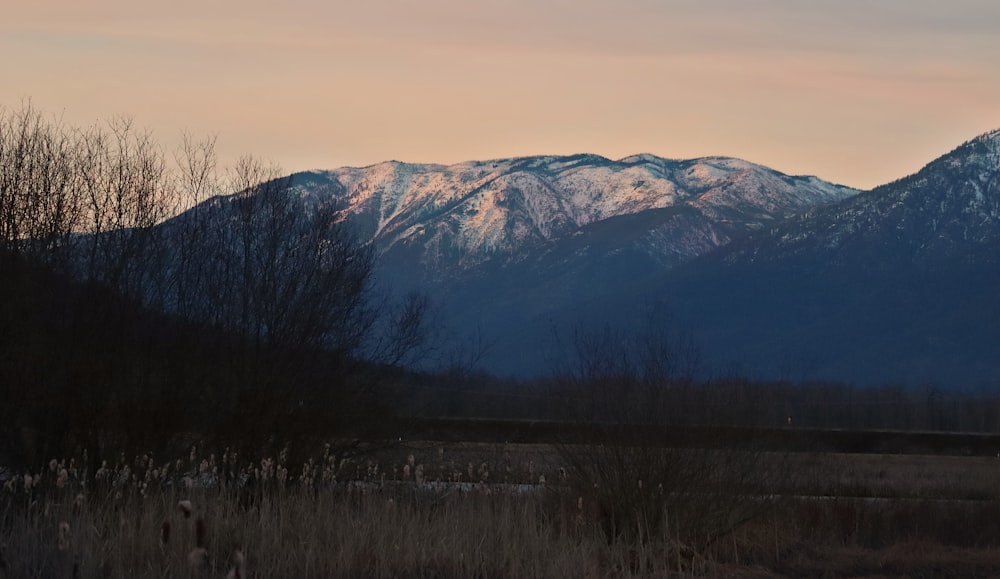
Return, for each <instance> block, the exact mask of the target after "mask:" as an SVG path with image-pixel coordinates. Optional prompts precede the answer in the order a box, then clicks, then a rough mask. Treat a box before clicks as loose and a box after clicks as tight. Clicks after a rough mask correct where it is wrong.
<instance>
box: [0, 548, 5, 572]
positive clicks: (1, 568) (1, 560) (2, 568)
mask: <svg viewBox="0 0 1000 579" xmlns="http://www.w3.org/2000/svg"><path fill="white" fill-rule="evenodd" d="M6 548H7V545H0V571H3V572H4V573H6V572H7V560H6V559H4V557H3V552H4V549H6Z"/></svg>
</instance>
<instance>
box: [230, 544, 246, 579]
mask: <svg viewBox="0 0 1000 579" xmlns="http://www.w3.org/2000/svg"><path fill="white" fill-rule="evenodd" d="M245 562H246V560H245V559H244V557H243V551H240V550H239V549H236V552H235V553H233V568H232V569H231V570H230V571H229V574H228V575H226V579H243V578H244V577H246V570H245V569H244V568H243V565H244V563H245Z"/></svg>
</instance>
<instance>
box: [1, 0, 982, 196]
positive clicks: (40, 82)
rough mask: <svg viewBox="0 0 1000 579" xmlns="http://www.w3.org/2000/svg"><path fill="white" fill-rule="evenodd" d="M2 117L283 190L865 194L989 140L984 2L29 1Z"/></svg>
mask: <svg viewBox="0 0 1000 579" xmlns="http://www.w3.org/2000/svg"><path fill="white" fill-rule="evenodd" d="M0 54H3V55H4V57H3V58H2V59H0V106H5V107H7V108H8V109H11V108H13V109H16V108H19V107H20V106H21V103H22V102H24V101H25V100H26V99H30V100H31V102H32V104H33V106H35V107H36V108H40V109H42V110H44V111H46V112H47V113H51V114H52V115H55V116H58V117H60V118H62V119H63V120H65V121H67V122H70V123H73V124H77V125H89V124H92V123H94V122H100V121H101V120H106V119H109V118H112V117H115V116H120V115H126V116H130V117H132V118H133V119H134V120H135V122H136V124H137V125H140V126H143V127H146V128H148V129H150V130H151V131H152V132H153V133H154V134H155V135H156V136H157V138H158V139H159V141H160V142H161V143H162V144H163V145H164V146H165V147H167V148H171V147H175V146H176V144H177V142H178V141H179V140H180V136H181V134H182V133H184V132H187V133H189V134H193V135H196V136H197V135H205V136H209V135H215V136H217V138H218V151H219V154H220V156H221V158H222V161H224V162H228V161H231V160H233V159H235V158H237V157H238V156H240V155H243V154H253V155H256V156H260V157H263V158H266V159H269V160H271V161H274V162H276V163H278V164H279V165H280V166H281V167H282V168H283V169H284V170H285V171H288V172H292V171H300V170H308V169H333V168H337V167H341V166H348V165H350V166H364V165H370V164H373V163H378V162H381V161H386V160H399V161H406V162H434V163H445V164H450V163H457V162H462V161H466V160H473V159H475V160H485V159H494V158H504V157H514V156H525V155H535V154H573V153H596V154H600V155H604V156H606V157H609V158H613V159H617V158H621V157H625V156H627V155H631V154H635V153H652V154H655V155H659V156H663V157H668V158H676V159H687V158H694V157H699V156H708V155H724V156H735V157H740V158H743V159H747V160H749V161H753V162H757V163H761V164H764V165H767V166H769V167H772V168H774V169H777V170H779V171H783V172H785V173H789V174H806V175H817V176H819V177H821V178H824V179H828V180H831V181H834V182H837V183H841V184H845V185H851V186H855V187H861V188H868V187H873V186H875V185H879V184H882V183H885V182H888V181H891V180H893V179H896V178H899V177H902V176H904V175H907V174H910V173H913V172H914V171H916V170H918V169H919V168H920V167H921V166H923V165H924V164H926V163H927V162H929V161H930V160H932V159H933V158H934V157H936V156H939V155H941V154H944V153H946V152H948V151H949V150H951V149H952V148H954V147H955V146H957V145H959V144H960V143H962V142H963V141H966V140H968V139H970V138H972V137H974V136H976V135H979V134H981V133H985V132H987V131H989V130H992V129H996V128H1000V2H997V1H996V0H949V1H948V2H943V1H940V0H835V1H834V0H810V1H804V0H420V1H415V0H365V1H363V2H360V1H356V0H353V1H346V0H284V1H282V2H273V1H264V0H240V1H239V2H236V1H234V0H173V1H172V2H169V3H168V2H151V1H145V0H91V1H87V2H80V1H79V0H33V1H32V2H18V3H16V5H11V6H5V7H4V10H3V18H2V19H0Z"/></svg>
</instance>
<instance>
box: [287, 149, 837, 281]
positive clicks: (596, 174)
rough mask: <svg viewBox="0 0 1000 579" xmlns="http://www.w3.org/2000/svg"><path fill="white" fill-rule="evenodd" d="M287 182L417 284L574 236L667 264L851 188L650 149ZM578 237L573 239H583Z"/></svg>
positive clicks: (399, 167)
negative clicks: (329, 201) (326, 207)
mask: <svg viewBox="0 0 1000 579" xmlns="http://www.w3.org/2000/svg"><path fill="white" fill-rule="evenodd" d="M294 183H295V184H296V185H297V186H298V187H300V188H301V189H302V190H303V191H304V192H308V193H310V194H314V195H316V194H326V195H330V196H333V197H334V198H336V200H337V202H338V203H341V204H342V205H343V207H344V208H345V210H346V213H347V215H348V216H349V220H350V222H351V224H352V226H353V227H354V228H355V231H356V232H357V234H358V235H359V237H360V238H361V239H364V240H368V241H372V242H374V243H376V244H377V245H378V246H379V248H380V251H381V253H382V254H384V255H385V256H386V260H387V261H388V262H389V263H390V264H391V263H393V260H394V258H397V260H399V261H402V262H403V263H405V264H406V266H407V267H408V269H411V270H413V271H419V272H420V274H421V276H422V281H428V280H434V279H444V278H449V277H453V276H455V275H461V274H462V273H463V272H467V271H470V270H472V269H474V268H476V267H479V266H481V265H483V264H485V263H487V262H493V263H495V264H496V263H499V264H507V263H513V262H518V261H521V260H525V259H531V258H533V257H534V254H535V252H537V251H543V252H544V251H551V250H552V249H553V246H554V245H559V243H560V242H561V241H562V240H573V238H575V237H579V236H581V235H583V236H587V237H589V238H594V237H602V238H603V239H602V241H603V242H604V243H606V244H608V245H609V247H614V248H615V249H620V246H628V245H641V246H643V251H645V252H646V253H648V254H649V255H650V256H651V257H652V258H653V259H655V260H657V261H659V262H661V263H663V264H664V265H675V264H677V263H681V262H683V261H687V260H688V259H690V258H692V257H695V256H697V255H700V254H702V253H704V252H706V251H708V250H710V249H713V248H715V247H718V246H720V245H725V244H726V243H728V242H729V241H730V240H731V239H733V238H734V237H737V236H741V235H743V234H745V233H746V232H747V231H750V230H755V229H759V228H761V227H763V226H765V225H767V224H770V223H773V222H775V221H777V220H780V219H783V218H786V217H788V216H790V215H793V214H796V213H798V212H801V211H804V210H806V209H808V208H811V207H815V206H817V205H820V204H824V203H829V202H832V201H838V200H841V199H844V198H847V197H849V196H851V195H854V194H855V193H857V191H855V190H853V189H850V188H847V187H840V186H837V185H832V184H830V183H826V182H824V181H821V180H819V179H816V178H813V177H789V176H787V175H783V174H781V173H778V172H776V171H773V170H770V169H767V168H765V167H762V166H760V165H754V164H752V163H748V162H746V161H741V160H738V159H730V158H721V157H715V158H706V159H696V160H691V161H672V160H667V159H661V158H658V157H654V156H651V155H636V156H632V157H626V158H624V159H621V160H619V161H611V160H608V159H605V158H603V157H599V156H596V155H575V156H570V157H525V158H517V159H503V160H496V161H487V162H469V163H462V164H459V165H452V166H442V165H413V164H406V163H398V162H387V163H381V164H379V165H373V166H370V167H364V168H360V169H356V168H345V169H338V170H335V171H325V172H313V173H302V174H298V175H295V176H294ZM616 219H618V220H623V223H628V227H627V231H624V230H622V227H621V226H618V227H616V226H614V224H611V223H609V221H612V220H616ZM602 224H603V225H602ZM623 236H624V239H622V237H623ZM580 241H581V240H575V241H573V243H571V244H570V245H572V246H574V247H575V248H576V249H579V247H580V246H581V245H588V244H586V243H583V244H581V243H580ZM591 241H593V242H596V239H591ZM414 261H415V262H416V264H418V265H419V268H416V269H415V268H414V267H413V266H414ZM389 267H392V266H391V265H390V266H389Z"/></svg>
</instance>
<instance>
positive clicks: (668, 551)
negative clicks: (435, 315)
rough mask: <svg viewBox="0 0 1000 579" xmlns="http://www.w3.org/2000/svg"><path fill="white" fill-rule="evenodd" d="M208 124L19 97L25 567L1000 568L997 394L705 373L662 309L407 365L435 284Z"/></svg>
mask: <svg viewBox="0 0 1000 579" xmlns="http://www.w3.org/2000/svg"><path fill="white" fill-rule="evenodd" d="M212 149H213V148H212V142H211V141H210V140H209V141H203V142H196V141H193V140H190V139H188V140H186V141H185V144H184V146H183V147H182V148H181V150H180V151H177V152H176V153H175V154H174V155H168V154H166V153H164V152H163V151H162V150H161V149H160V148H159V147H158V146H157V145H156V143H155V142H154V141H153V140H152V138H151V136H150V135H147V134H144V133H141V132H137V131H135V130H134V128H133V127H132V125H131V124H130V123H129V122H127V121H115V122H113V123H109V124H108V125H106V126H105V125H101V126H95V127H90V128H85V129H80V128H75V127H66V126H64V125H62V124H60V123H58V122H53V121H49V120H47V119H46V118H45V117H44V116H43V115H42V114H40V113H39V112H37V111H35V110H33V109H32V108H31V107H30V106H26V107H23V108H22V109H21V110H18V111H13V112H11V111H2V112H0V401H2V404H0V483H2V485H3V486H2V490H0V549H2V550H0V577H74V578H75V577H153V576H157V577H164V576H168V577H169V576H176V577H186V576H219V577H221V576H226V575H227V574H228V575H229V576H231V577H247V576H256V577H293V576H294V577H344V576H347V577H456V578H457V577H617V576H637V577H663V576H697V575H703V576H704V575H707V576H733V577H764V576H781V575H784V576H817V575H824V574H827V575H833V576H864V575H882V576H892V575H898V576H947V575H949V574H950V575H952V576H956V577H959V576H960V577H975V576H990V575H995V574H997V573H1000V555H998V554H997V553H998V550H1000V524H998V523H997V521H1000V494H998V491H997V490H996V488H995V485H993V484H992V483H991V482H990V481H993V480H995V478H994V477H995V475H996V474H1000V473H997V472H996V471H997V470H998V468H1000V460H996V459H995V458H982V457H983V456H989V457H993V453H994V452H997V451H1000V448H994V447H995V446H997V441H998V439H997V437H996V436H994V435H995V434H996V433H998V432H1000V399H998V398H996V397H992V396H991V395H990V393H984V392H957V393H956V392H943V391H940V390H938V389H935V388H933V387H924V388H903V387H884V388H867V389H858V388H853V387H850V386H846V385H839V384H817V383H812V384H793V383H775V382H770V383H759V382H754V381H751V380H747V379H743V378H739V377H732V376H730V377H723V378H717V379H711V380H708V379H704V378H701V377H700V376H703V374H704V373H703V372H701V371H700V370H699V368H698V362H699V360H698V355H697V348H695V347H694V346H693V345H692V344H691V343H690V341H689V340H687V339H686V338H685V337H684V335H683V334H682V333H678V332H674V331H673V329H672V328H671V327H670V326H667V325H657V324H656V323H655V322H653V321H651V325H650V328H649V330H648V331H647V332H646V333H644V334H642V335H639V336H621V335H617V334H615V333H614V332H613V331H611V330H605V331H603V332H596V333H593V334H590V335H576V336H574V337H573V339H572V340H571V342H572V344H571V345H572V348H571V349H570V350H571V352H570V354H569V355H568V357H567V362H566V364H565V365H563V366H562V367H560V368H558V369H556V370H555V371H554V372H553V374H552V376H551V377H548V378H545V379H538V380H534V381H530V382H513V381H504V380H499V379H496V378H493V377H489V376H484V375H478V374H476V373H475V372H472V371H470V367H469V365H463V364H452V365H451V366H450V367H449V368H447V369H445V370H442V371H435V372H431V371H423V372H417V371H413V370H411V369H408V368H409V366H408V362H412V361H413V360H414V357H415V356H416V355H417V354H418V353H420V352H422V351H426V350H427V347H428V339H429V336H430V335H431V333H430V330H429V329H428V325H427V323H428V318H427V313H428V308H429V302H428V300H427V299H425V298H423V297H420V296H409V297H407V298H405V299H403V300H400V301H398V302H393V301H391V300H389V299H388V298H386V297H385V296H382V295H380V294H379V292H377V291H376V290H375V284H374V279H373V276H374V271H375V268H374V266H375V259H376V256H375V255H374V253H373V251H372V249H371V248H368V247H364V246H361V245H359V244H357V243H356V242H355V241H354V240H353V239H352V238H351V236H350V235H349V232H348V231H347V230H346V229H345V226H344V225H343V224H342V223H341V221H340V216H339V213H338V212H337V208H336V207H331V206H329V205H328V204H325V203H324V202H323V200H318V199H307V198H303V197H302V196H301V195H299V194H298V193H297V192H296V191H295V190H294V189H293V188H291V186H290V184H289V182H288V181H286V180H283V179H281V178H279V174H278V172H277V171H276V170H274V169H271V168H269V167H267V166H266V165H264V164H262V163H260V162H258V161H255V160H253V159H249V158H248V159H244V160H242V161H240V162H239V163H238V164H237V166H236V167H235V168H234V169H233V170H231V171H230V172H228V173H223V172H221V171H219V170H218V169H217V168H216V166H215V158H214V154H213V150H212ZM474 357H475V356H474V355H472V356H471V357H469V359H474ZM845 429H847V430H845ZM954 431H961V432H962V434H954V433H951V434H946V433H949V432H954ZM429 440H438V441H451V442H450V443H448V444H441V443H429V442H426V441H429ZM419 441H425V442H424V443H423V444H421V443H420V442H419ZM474 441H480V442H489V443H490V444H488V445H482V444H480V445H476V444H472V442H474ZM845 452H846V453H856V452H866V453H874V454H869V455H866V457H867V458H861V456H860V455H841V454H832V453H845ZM886 452H910V453H916V454H918V455H925V454H929V453H939V454H955V455H978V457H979V458H962V459H958V458H956V457H947V456H940V457H935V458H934V459H933V460H931V459H928V458H927V457H926V456H923V457H922V458H920V460H918V459H917V458H914V459H913V461H912V462H901V461H899V460H898V459H893V458H891V457H885V456H881V455H879V454H877V453H886ZM844 457H849V458H844ZM872 457H874V458H872ZM956 460H958V461H965V462H954V461H956ZM929 472H938V473H947V474H948V475H949V476H951V477H953V478H946V477H944V476H943V475H942V476H940V477H939V478H933V477H932V478H933V480H927V477H928V475H927V473H929ZM971 473H975V476H972V474H971ZM984 481H986V482H984Z"/></svg>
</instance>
